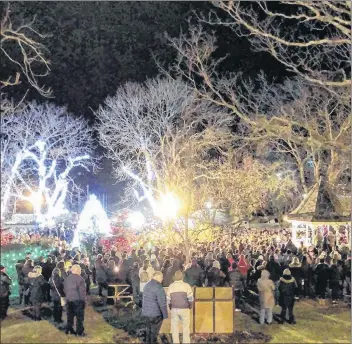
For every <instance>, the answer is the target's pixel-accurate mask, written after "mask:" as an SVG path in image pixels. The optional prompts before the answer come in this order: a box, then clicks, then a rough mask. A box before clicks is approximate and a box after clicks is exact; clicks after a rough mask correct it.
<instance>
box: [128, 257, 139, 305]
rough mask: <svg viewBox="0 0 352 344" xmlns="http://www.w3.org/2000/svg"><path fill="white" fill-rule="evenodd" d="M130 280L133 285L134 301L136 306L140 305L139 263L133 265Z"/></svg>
mask: <svg viewBox="0 0 352 344" xmlns="http://www.w3.org/2000/svg"><path fill="white" fill-rule="evenodd" d="M129 280H130V281H131V285H132V294H133V300H134V303H135V304H136V305H139V301H140V300H139V295H140V278H139V265H138V263H137V262H135V263H133V265H132V269H131V271H130V275H129Z"/></svg>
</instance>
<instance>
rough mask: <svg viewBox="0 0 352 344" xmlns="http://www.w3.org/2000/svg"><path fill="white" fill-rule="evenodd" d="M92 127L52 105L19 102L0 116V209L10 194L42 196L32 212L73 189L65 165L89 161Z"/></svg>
mask: <svg viewBox="0 0 352 344" xmlns="http://www.w3.org/2000/svg"><path fill="white" fill-rule="evenodd" d="M92 149H93V146H92V129H91V128H89V127H88V125H87V123H86V121H84V120H83V119H82V118H75V117H73V116H72V115H69V114H68V113H67V111H66V109H65V108H64V107H57V106H55V105H53V104H44V105H38V104H36V103H29V104H22V108H21V109H18V108H14V111H13V112H12V113H9V114H8V115H7V116H4V117H2V118H1V190H2V193H1V214H2V215H4V214H5V213H6V211H7V210H8V205H9V202H11V199H17V198H20V199H25V200H30V198H29V195H33V194H37V195H38V197H39V195H40V197H43V202H42V203H41V202H39V201H38V202H37V209H36V213H37V214H38V215H39V214H43V213H44V212H45V211H47V213H48V212H49V213H50V212H53V211H55V208H57V207H58V206H59V204H61V205H62V204H63V203H64V201H65V200H66V196H68V195H69V193H70V192H73V191H75V188H76V187H77V185H76V184H75V183H74V178H73V176H72V173H71V170H72V169H73V168H75V167H81V168H85V169H88V168H89V167H92V166H94V162H95V161H94V159H93V158H92V157H91V156H90V154H91V153H92Z"/></svg>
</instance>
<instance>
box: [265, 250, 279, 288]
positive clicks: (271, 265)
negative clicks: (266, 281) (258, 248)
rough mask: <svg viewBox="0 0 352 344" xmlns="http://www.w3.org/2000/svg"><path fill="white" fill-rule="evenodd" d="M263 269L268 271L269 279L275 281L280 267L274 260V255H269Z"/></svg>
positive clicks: (277, 278)
mask: <svg viewBox="0 0 352 344" xmlns="http://www.w3.org/2000/svg"><path fill="white" fill-rule="evenodd" d="M265 269H266V270H268V271H269V273H270V279H271V280H272V281H274V282H277V281H278V280H279V279H280V276H281V267H280V264H279V263H278V262H276V261H275V258H274V256H270V258H269V262H268V264H267V265H266V266H265Z"/></svg>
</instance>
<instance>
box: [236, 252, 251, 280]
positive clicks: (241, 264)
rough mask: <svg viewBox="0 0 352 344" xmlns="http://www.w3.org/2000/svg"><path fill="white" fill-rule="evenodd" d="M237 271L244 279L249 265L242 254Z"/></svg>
mask: <svg viewBox="0 0 352 344" xmlns="http://www.w3.org/2000/svg"><path fill="white" fill-rule="evenodd" d="M237 266H238V270H239V271H240V273H241V274H242V275H243V276H244V277H246V276H247V271H248V269H249V264H248V263H247V261H246V259H245V257H244V255H243V254H241V255H240V260H239V261H238V264H237Z"/></svg>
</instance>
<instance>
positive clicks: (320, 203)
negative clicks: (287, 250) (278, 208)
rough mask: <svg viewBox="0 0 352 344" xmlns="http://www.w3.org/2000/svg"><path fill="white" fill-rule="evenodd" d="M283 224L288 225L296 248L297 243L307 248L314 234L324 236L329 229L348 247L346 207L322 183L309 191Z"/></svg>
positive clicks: (348, 234) (348, 215)
mask: <svg viewBox="0 0 352 344" xmlns="http://www.w3.org/2000/svg"><path fill="white" fill-rule="evenodd" d="M347 203H349V202H347ZM287 221H288V222H290V223H292V241H293V242H294V243H295V244H296V245H299V244H300V242H301V241H303V243H304V244H305V245H310V244H312V243H313V242H314V238H315V236H316V235H317V233H318V231H321V233H322V234H323V235H324V234H325V235H326V234H327V233H328V232H329V231H330V230H331V229H334V230H335V232H336V233H338V235H339V236H340V234H341V235H344V236H346V243H347V244H350V229H351V210H350V207H346V206H344V205H343V203H342V202H341V201H340V200H339V198H338V196H337V195H336V194H335V193H334V191H333V188H332V187H331V186H330V185H329V184H328V183H327V182H326V181H324V180H323V179H320V181H319V182H317V183H316V184H315V185H314V186H313V187H312V189H311V190H310V192H309V193H308V194H307V196H306V197H305V198H304V199H303V201H302V202H301V203H300V205H299V206H298V207H297V208H296V209H295V210H294V211H292V212H291V213H290V215H289V216H288V217H287Z"/></svg>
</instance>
